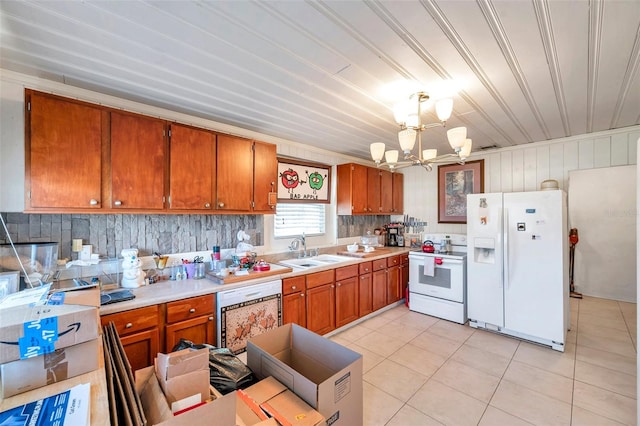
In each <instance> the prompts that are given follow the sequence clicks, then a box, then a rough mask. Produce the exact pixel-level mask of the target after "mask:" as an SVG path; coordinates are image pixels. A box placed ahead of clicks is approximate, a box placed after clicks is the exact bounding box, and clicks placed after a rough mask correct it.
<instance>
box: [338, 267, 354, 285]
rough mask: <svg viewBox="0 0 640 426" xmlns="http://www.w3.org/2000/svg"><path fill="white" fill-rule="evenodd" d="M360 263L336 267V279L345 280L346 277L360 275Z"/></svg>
mask: <svg viewBox="0 0 640 426" xmlns="http://www.w3.org/2000/svg"><path fill="white" fill-rule="evenodd" d="M358 269H359V268H358V265H349V266H343V267H341V268H336V270H335V271H336V278H335V280H336V281H340V280H344V279H346V278H351V277H355V276H356V275H358Z"/></svg>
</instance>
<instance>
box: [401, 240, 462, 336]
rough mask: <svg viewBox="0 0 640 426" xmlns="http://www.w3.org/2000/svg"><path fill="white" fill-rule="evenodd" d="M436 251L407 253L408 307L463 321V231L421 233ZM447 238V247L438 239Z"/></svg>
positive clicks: (416, 310) (432, 314)
mask: <svg viewBox="0 0 640 426" xmlns="http://www.w3.org/2000/svg"><path fill="white" fill-rule="evenodd" d="M422 237H423V241H425V240H430V241H433V243H434V247H435V249H436V251H435V252H434V253H424V252H423V251H422V250H421V249H417V250H413V251H411V252H410V253H409V309H410V310H412V311H415V312H420V313H423V314H427V315H431V316H434V317H438V318H443V319H446V320H449V321H454V322H457V323H460V324H464V323H466V322H467V306H466V292H467V237H466V235H464V234H424V235H423V236H422ZM445 238H448V239H450V240H451V251H449V252H444V251H442V250H441V249H444V247H441V244H440V242H441V241H442V240H443V239H445Z"/></svg>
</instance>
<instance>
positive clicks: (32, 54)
mask: <svg viewBox="0 0 640 426" xmlns="http://www.w3.org/2000/svg"><path fill="white" fill-rule="evenodd" d="M0 13H1V21H0V37H1V38H0V67H1V68H4V69H8V70H13V71H18V72H22V73H26V74H30V75H35V76H39V77H43V78H47V79H51V80H55V81H60V82H65V83H67V84H70V85H73V86H77V87H81V88H86V89H91V90H94V91H98V92H101V93H105V94H109V95H114V96H118V97H121V98H125V99H129V100H134V101H139V102H143V103H146V104H149V105H154V106H159V107H164V108H168V109H171V110H175V111H178V112H183V113H188V114H191V115H195V116H199V117H204V118H207V119H211V120H215V121H219V122H223V123H227V124H231V125H235V126H238V127H241V128H244V129H249V130H252V131H256V132H260V133H263V134H268V135H272V136H276V137H280V138H284V139H288V140H291V141H295V142H300V143H304V144H309V145H314V146H317V147H321V148H324V149H328V150H331V151H335V152H339V153H344V154H348V155H353V156H356V157H360V158H363V159H369V158H370V157H369V144H370V143H371V142H380V141H382V142H385V143H387V146H393V147H394V148H395V147H397V138H396V133H397V131H398V126H397V125H396V124H395V122H394V120H393V114H392V107H393V104H394V103H395V100H394V99H391V98H389V97H388V96H385V95H383V93H382V90H381V89H382V88H383V87H384V86H385V85H386V84H388V83H391V82H394V81H397V80H415V81H418V82H420V83H422V84H425V85H428V84H431V83H434V82H438V81H441V80H443V79H454V80H455V81H456V82H457V83H458V84H459V85H460V86H461V87H462V90H461V91H460V92H459V93H458V95H456V96H455V98H454V99H455V103H454V113H453V116H452V117H451V119H450V120H449V121H448V122H447V127H448V128H451V127H457V126H461V125H464V126H467V127H468V137H470V138H472V139H473V142H474V151H475V150H478V149H481V148H482V147H485V148H486V147H490V146H497V147H507V146H510V145H518V144H524V143H529V142H535V141H542V140H547V139H554V138H560V137H565V136H571V135H577V134H583V133H591V132H596V131H601V130H606V129H612V128H620V127H626V126H631V125H635V124H639V123H640V72H639V70H638V68H640V3H639V2H638V1H637V0H629V1H619V0H615V1H614V0H611V1H604V0H594V1H591V2H590V1H582V0H572V1H555V0H554V1H549V0H532V1H526V2H525V1H519V0H509V1H494V2H491V1H488V0H478V1H477V2H473V1H433V0H421V1H397V0H395V1H377V0H373V1H355V0H347V1H323V2H321V1H308V2H304V1H245V0H237V1H205V2H187V1H146V2H138V1H91V0H88V1H82V2H78V1H42V2H23V1H9V0H3V1H0ZM426 120H427V121H435V115H434V114H433V113H432V112H431V113H429V114H427V119H426ZM425 141H426V145H427V146H426V147H436V148H438V149H439V152H440V153H441V154H443V153H447V152H450V148H449V147H448V144H447V142H446V136H445V129H443V128H441V127H440V128H435V129H430V130H427V131H426V132H425ZM426 147H425V148H426Z"/></svg>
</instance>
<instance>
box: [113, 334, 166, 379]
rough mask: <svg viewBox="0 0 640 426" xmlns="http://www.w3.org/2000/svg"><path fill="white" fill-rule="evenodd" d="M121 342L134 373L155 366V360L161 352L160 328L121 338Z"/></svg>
mask: <svg viewBox="0 0 640 426" xmlns="http://www.w3.org/2000/svg"><path fill="white" fill-rule="evenodd" d="M120 341H121V342H122V346H123V348H124V352H125V353H126V354H127V360H128V361H129V365H131V370H132V371H136V370H140V369H142V368H145V367H149V366H150V365H153V359H154V358H155V357H156V356H157V355H158V352H160V337H159V334H158V328H152V329H150V330H145V331H141V332H139V333H134V334H129V335H126V336H121V337H120Z"/></svg>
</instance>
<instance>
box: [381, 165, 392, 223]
mask: <svg viewBox="0 0 640 426" xmlns="http://www.w3.org/2000/svg"><path fill="white" fill-rule="evenodd" d="M394 175H395V173H391V172H390V171H388V170H380V212H381V213H385V214H390V213H393V176H394Z"/></svg>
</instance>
